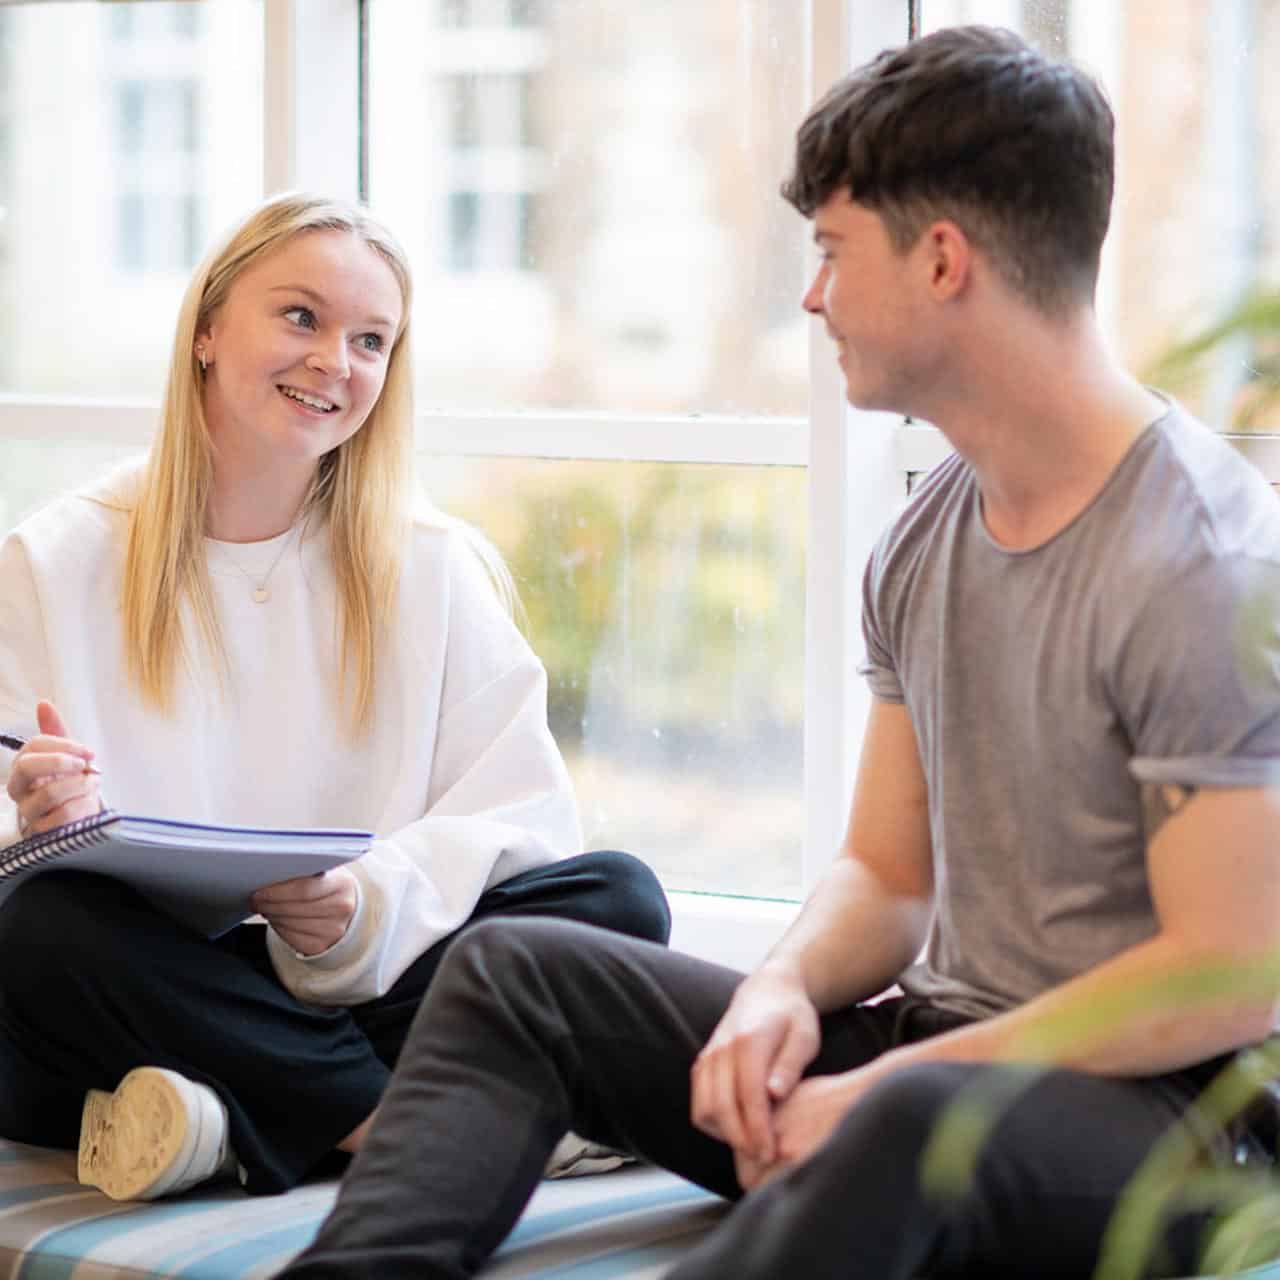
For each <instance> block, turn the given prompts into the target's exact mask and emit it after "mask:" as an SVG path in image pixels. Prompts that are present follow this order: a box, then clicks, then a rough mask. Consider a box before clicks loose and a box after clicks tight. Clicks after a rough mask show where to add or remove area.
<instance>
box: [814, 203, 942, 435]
mask: <svg viewBox="0 0 1280 1280" xmlns="http://www.w3.org/2000/svg"><path fill="white" fill-rule="evenodd" d="M813 238H814V242H815V243H816V244H817V246H818V252H819V254H820V255H821V261H820V263H819V266H818V271H817V274H816V275H815V277H814V279H813V283H812V284H811V285H810V286H809V289H808V291H807V292H806V293H805V296H804V304H803V305H804V309H805V310H806V311H808V312H810V313H811V314H813V315H818V316H821V317H822V319H823V321H824V323H825V324H826V328H827V333H828V335H829V336H830V337H831V338H832V340H833V341H834V342H835V344H836V350H837V355H838V360H839V363H840V368H841V370H842V371H843V373H844V378H845V394H846V396H847V397H848V400H849V403H850V404H852V405H855V406H856V407H858V408H860V409H886V410H892V411H895V412H899V413H909V412H911V411H912V403H913V402H914V400H915V399H916V393H917V392H918V391H920V390H921V389H922V387H921V385H920V384H921V380H922V379H924V378H927V376H928V374H929V372H930V370H931V368H932V364H933V361H932V360H931V359H930V349H931V346H932V345H933V344H932V342H931V337H932V335H931V333H930V328H929V326H930V323H931V322H932V321H933V319H934V318H933V317H932V315H931V314H930V310H929V309H928V308H927V307H926V306H925V297H924V295H923V291H922V282H923V280H924V279H927V272H928V267H927V265H926V264H925V263H923V262H922V261H921V254H920V252H918V250H919V248H920V247H919V246H916V247H913V248H912V249H908V250H907V252H906V253H899V252H898V250H897V249H895V248H894V246H893V243H892V242H891V241H890V239H889V234H888V232H887V231H886V230H885V226H884V223H883V222H882V221H881V218H880V215H879V214H878V213H875V212H873V211H872V210H870V209H868V208H866V207H864V206H863V205H860V204H857V203H856V202H854V201H853V200H851V199H850V198H849V196H848V194H847V193H844V192H837V193H836V194H835V195H833V196H832V197H831V198H830V199H829V200H827V202H826V203H825V204H823V205H822V206H820V207H819V209H818V210H817V212H816V214H815V215H814V219H813ZM922 271H923V272H924V273H926V274H925V275H922V274H921V273H922Z"/></svg>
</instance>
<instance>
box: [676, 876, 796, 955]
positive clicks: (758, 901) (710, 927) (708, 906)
mask: <svg viewBox="0 0 1280 1280" xmlns="http://www.w3.org/2000/svg"><path fill="white" fill-rule="evenodd" d="M667 897H668V899H669V901H670V903H671V919H672V927H671V945H672V947H673V948H674V949H675V950H677V951H684V952H686V953H687V954H689V955H694V956H698V957H699V958H700V959H703V960H711V961H714V962H715V963H716V964H722V965H727V966H728V967H729V968H731V969H739V970H741V971H743V972H748V971H749V970H751V969H754V968H755V967H756V966H757V965H758V964H759V963H760V961H761V960H763V959H764V957H765V954H766V953H767V952H768V950H769V949H770V947H772V946H773V944H774V943H775V942H777V940H778V939H779V938H780V937H782V935H783V933H784V932H785V931H786V929H787V927H788V926H789V925H790V924H791V922H792V921H793V920H794V919H795V917H796V914H797V913H798V912H799V910H800V904H799V903H798V902H778V901H774V900H772V899H764V898H727V897H720V896H719V895H716V894H709V893H674V892H673V893H669V894H668V895H667Z"/></svg>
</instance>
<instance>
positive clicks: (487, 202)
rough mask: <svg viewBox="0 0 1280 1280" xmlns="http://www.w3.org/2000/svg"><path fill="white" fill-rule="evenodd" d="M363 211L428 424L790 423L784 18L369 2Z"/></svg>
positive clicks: (639, 8) (792, 366)
mask: <svg viewBox="0 0 1280 1280" xmlns="http://www.w3.org/2000/svg"><path fill="white" fill-rule="evenodd" d="M370 4H371V9H370V12H371V50H370V94H371V124H370V148H369V163H370V194H371V197H372V201H373V204H374V205H375V207H377V208H378V210H379V211H380V212H381V213H382V214H383V215H384V216H385V217H386V218H387V220H388V222H389V223H390V224H391V225H392V227H393V228H394V229H395V230H396V231H397V233H398V234H399V235H400V237H401V238H402V239H403V240H404V241H405V243H406V246H407V248H408V249H409V251H410V255H411V257H412V258H413V261H414V266H415V271H416V275H417V279H418V282H419V289H418V299H419V302H418V312H417V317H416V321H415V324H416V326H417V330H418V333H419V335H420V338H421V341H420V350H419V400H420V403H421V404H423V405H426V406H428V407H443V408H480V409H484V408H494V409H509V408H521V409H525V408H542V409H554V408H566V409H591V410H595V409H602V410H612V411H620V412H677V413H690V412H710V413H732V414H753V415H754V414H783V415H795V416H799V415H803V414H804V413H805V412H806V411H807V395H808V392H807V380H806V373H807V369H806V324H805V320H804V317H803V315H802V313H801V310H800V296H801V293H802V290H803V286H804V271H805V268H806V262H805V241H806V236H807V227H806V225H805V224H804V222H803V221H802V220H801V219H800V218H799V216H798V215H797V214H795V213H794V212H793V211H792V210H791V209H790V208H789V207H788V206H787V205H786V204H785V203H784V202H783V201H782V199H781V198H780V197H779V196H778V194H777V190H778V184H779V182H780V180H781V179H782V178H783V177H784V176H785V175H786V171H787V168H788V166H789V164H790V158H791V146H792V141H793V136H794V130H795V126H796V124H797V122H798V121H799V119H800V118H801V116H802V114H803V111H804V107H805V101H804V8H805V6H804V5H802V4H797V3H796V2H795V0H725V2H724V3H720V4H715V5H710V4H701V3H699V4H689V3H687V2H686V0H655V2H653V3H644V4H637V3H635V0H539V2H538V3H534V2H533V0H432V2H431V3H424V2H423V0H370Z"/></svg>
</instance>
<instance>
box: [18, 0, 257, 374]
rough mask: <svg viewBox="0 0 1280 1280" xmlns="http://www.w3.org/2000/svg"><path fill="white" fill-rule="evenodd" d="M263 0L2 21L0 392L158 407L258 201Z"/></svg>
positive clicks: (174, 3) (22, 12) (52, 10)
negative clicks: (219, 244)
mask: <svg viewBox="0 0 1280 1280" xmlns="http://www.w3.org/2000/svg"><path fill="white" fill-rule="evenodd" d="M261 28H262V0H216V2H214V0H209V2H208V3H188V2H185V0H146V2H145V3H142V2H139V3H132V4H126V3H114V4H110V5H104V4H99V3H62V2H60V3H46V4H16V5H9V6H4V7H0V390H2V391H7V392H38V393H39V392H43V393H50V394H56V393H69V394H84V395H129V396H146V397H154V398H158V397H159V395H160V392H161V387H162V384H163V379H164V373H165V370H166V368H167V366H168V360H169V348H170V341H171V335H172V332H173V322H174V319H175V317H176V315H177V309H178V302H179V299H180V298H181V294H182V289H183V286H184V285H185V283H186V279H187V276H188V274H189V272H190V270H191V268H192V267H193V266H194V265H195V262H196V258H197V255H198V254H199V253H200V252H201V251H202V250H203V247H204V245H205V244H206V243H207V242H208V240H209V238H210V237H211V236H212V235H213V234H214V232H215V231H216V230H217V229H218V228H219V227H220V226H222V225H224V224H226V223H228V222H230V221H231V219H232V218H234V217H236V216H237V215H238V214H239V213H240V212H241V211H243V210H244V209H245V208H247V207H248V206H249V205H250V204H252V203H253V201H254V200H256V199H257V198H258V196H259V195H260V193H261V189H262V142H261V139H262V83H261V79H262V42H261Z"/></svg>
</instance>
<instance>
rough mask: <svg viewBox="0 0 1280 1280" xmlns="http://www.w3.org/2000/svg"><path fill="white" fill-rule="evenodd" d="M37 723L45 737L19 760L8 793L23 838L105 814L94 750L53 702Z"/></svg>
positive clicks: (41, 707)
mask: <svg viewBox="0 0 1280 1280" xmlns="http://www.w3.org/2000/svg"><path fill="white" fill-rule="evenodd" d="M36 722H37V724H38V725H39V726H40V733H39V734H38V736H36V737H34V738H32V739H31V741H30V742H28V743H27V745H26V746H25V747H23V748H22V750H21V751H19V752H18V754H17V755H16V756H15V757H14V759H13V764H12V766H11V767H10V770H9V785H8V787H7V788H6V790H7V791H8V793H9V798H10V799H11V800H12V801H13V802H14V803H15V804H16V805H17V806H18V830H19V832H20V833H21V834H22V835H24V836H26V835H37V834H39V833H40V832H42V831H51V830H53V828H54V827H60V826H62V824H63V823H65V822H74V821H75V820H76V819H77V818H91V817H92V816H93V815H94V814H95V813H101V812H102V797H101V795H100V794H99V791H98V777H99V775H98V771H97V770H96V769H95V768H94V767H93V752H92V750H90V748H88V747H86V746H84V745H83V744H82V743H79V742H76V741H75V740H74V739H72V738H71V737H70V735H69V734H68V732H67V727H66V725H65V724H63V723H62V717H61V716H60V715H59V714H58V712H57V709H56V708H55V707H54V705H53V704H52V703H51V702H41V703H40V704H39V705H38V706H37V707H36Z"/></svg>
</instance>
